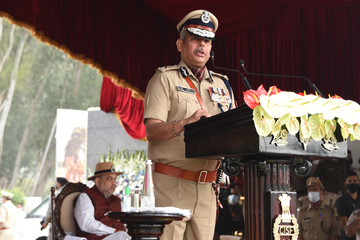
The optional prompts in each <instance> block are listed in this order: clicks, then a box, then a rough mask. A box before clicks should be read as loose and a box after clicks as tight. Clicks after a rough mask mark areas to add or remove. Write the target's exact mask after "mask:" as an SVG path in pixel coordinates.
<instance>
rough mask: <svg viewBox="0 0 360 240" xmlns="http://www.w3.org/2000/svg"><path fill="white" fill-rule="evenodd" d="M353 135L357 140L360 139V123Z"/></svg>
mask: <svg viewBox="0 0 360 240" xmlns="http://www.w3.org/2000/svg"><path fill="white" fill-rule="evenodd" d="M353 136H354V138H355V139H356V140H360V124H358V125H356V127H355V129H354V133H353Z"/></svg>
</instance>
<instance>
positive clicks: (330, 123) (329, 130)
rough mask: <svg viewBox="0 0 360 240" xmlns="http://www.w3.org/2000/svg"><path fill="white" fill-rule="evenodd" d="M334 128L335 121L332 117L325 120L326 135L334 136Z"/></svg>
mask: <svg viewBox="0 0 360 240" xmlns="http://www.w3.org/2000/svg"><path fill="white" fill-rule="evenodd" d="M335 130H336V121H335V120H334V119H332V120H330V119H328V120H326V121H325V135H326V136H327V137H330V136H334V133H335Z"/></svg>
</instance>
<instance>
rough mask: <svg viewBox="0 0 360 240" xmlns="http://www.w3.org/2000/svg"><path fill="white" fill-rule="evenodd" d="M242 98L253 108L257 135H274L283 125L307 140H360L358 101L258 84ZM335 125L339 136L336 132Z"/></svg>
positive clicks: (283, 127)
mask: <svg viewBox="0 0 360 240" xmlns="http://www.w3.org/2000/svg"><path fill="white" fill-rule="evenodd" d="M244 100H245V103H246V104H247V105H248V106H249V107H250V108H251V109H253V120H254V124H255V128H256V131H257V133H258V135H259V136H264V137H266V136H269V135H273V136H276V135H278V134H279V133H280V131H281V130H282V129H286V130H287V131H288V132H289V133H290V134H292V135H297V134H299V136H300V138H301V139H306V140H305V141H306V142H310V139H314V140H316V141H321V140H324V141H325V142H326V140H327V139H333V140H335V141H344V140H346V139H347V138H350V140H351V141H352V140H360V105H359V104H358V103H356V102H354V101H351V100H344V99H342V98H341V97H339V96H337V95H335V96H333V97H329V98H327V99H325V98H322V97H321V96H318V95H306V94H296V93H294V92H286V91H281V90H280V89H278V88H276V87H274V86H273V87H271V88H270V89H269V91H266V90H265V89H264V88H263V86H262V85H261V86H260V87H259V88H258V89H257V90H248V91H246V92H244ZM338 127H340V132H341V134H340V136H339V135H335V131H336V129H337V128H338ZM305 148H306V146H305Z"/></svg>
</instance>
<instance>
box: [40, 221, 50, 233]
mask: <svg viewBox="0 0 360 240" xmlns="http://www.w3.org/2000/svg"><path fill="white" fill-rule="evenodd" d="M47 225H48V224H47V223H45V222H44V223H43V224H41V228H40V230H41V231H42V230H43V229H45V228H46V227H47Z"/></svg>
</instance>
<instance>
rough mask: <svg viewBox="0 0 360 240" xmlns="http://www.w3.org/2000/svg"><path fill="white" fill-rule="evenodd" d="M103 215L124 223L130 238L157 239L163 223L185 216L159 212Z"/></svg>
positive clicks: (134, 239) (161, 231)
mask: <svg viewBox="0 0 360 240" xmlns="http://www.w3.org/2000/svg"><path fill="white" fill-rule="evenodd" d="M105 215H106V216H108V217H109V218H112V219H118V220H119V221H121V222H123V223H126V226H127V229H128V234H129V235H130V236H131V239H132V240H140V239H142V240H159V239H160V236H161V235H162V234H163V231H164V227H165V224H170V223H171V222H172V221H181V220H182V219H183V218H184V217H185V216H184V215H182V214H177V213H159V212H108V213H106V214H105Z"/></svg>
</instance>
